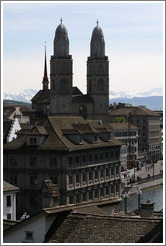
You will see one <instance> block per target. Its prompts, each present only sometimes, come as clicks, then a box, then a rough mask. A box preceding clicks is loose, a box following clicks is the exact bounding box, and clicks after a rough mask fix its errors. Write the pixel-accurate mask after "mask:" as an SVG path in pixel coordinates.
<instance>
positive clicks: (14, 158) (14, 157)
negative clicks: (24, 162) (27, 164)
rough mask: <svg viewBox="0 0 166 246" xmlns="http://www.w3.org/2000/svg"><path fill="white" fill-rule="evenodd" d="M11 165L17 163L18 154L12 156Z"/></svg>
mask: <svg viewBox="0 0 166 246" xmlns="http://www.w3.org/2000/svg"><path fill="white" fill-rule="evenodd" d="M10 165H12V166H15V165H17V157H16V156H10Z"/></svg>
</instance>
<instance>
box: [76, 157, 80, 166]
mask: <svg viewBox="0 0 166 246" xmlns="http://www.w3.org/2000/svg"><path fill="white" fill-rule="evenodd" d="M79 163H80V157H79V156H78V155H77V156H76V164H79Z"/></svg>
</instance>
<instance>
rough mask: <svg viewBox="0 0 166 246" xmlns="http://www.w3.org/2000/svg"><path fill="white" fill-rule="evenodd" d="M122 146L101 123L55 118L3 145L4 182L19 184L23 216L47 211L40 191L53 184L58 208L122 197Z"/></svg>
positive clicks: (75, 118) (49, 118) (19, 203)
mask: <svg viewBox="0 0 166 246" xmlns="http://www.w3.org/2000/svg"><path fill="white" fill-rule="evenodd" d="M120 147H121V142H119V141H118V140H116V139H114V138H111V137H110V132H109V131H108V130H107V129H106V128H104V127H103V125H102V124H101V123H99V122H98V121H94V122H93V121H86V120H84V119H83V118H81V117H55V116H50V117H48V119H45V120H44V122H43V123H42V124H41V125H37V126H35V127H34V128H33V129H32V130H30V131H29V132H27V133H26V134H25V133H24V134H20V136H19V137H18V138H17V139H16V140H14V141H12V142H10V143H8V144H6V145H4V179H5V180H6V181H8V182H9V181H10V182H11V183H14V184H15V185H17V186H18V187H19V188H20V190H21V192H20V195H19V198H18V210H19V212H20V214H22V213H23V212H25V211H26V212H27V213H28V214H32V213H33V212H36V211H38V210H40V209H41V207H42V194H41V187H42V184H43V181H44V180H52V183H53V184H57V186H58V188H59V192H60V200H59V204H72V203H80V202H89V201H98V200H102V199H111V198H112V199H115V198H118V199H119V198H120V196H121V194H120V193H121V179H120V173H121V165H120Z"/></svg>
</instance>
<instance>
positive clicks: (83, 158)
mask: <svg viewBox="0 0 166 246" xmlns="http://www.w3.org/2000/svg"><path fill="white" fill-rule="evenodd" d="M82 162H83V163H85V162H86V156H85V155H83V156H82Z"/></svg>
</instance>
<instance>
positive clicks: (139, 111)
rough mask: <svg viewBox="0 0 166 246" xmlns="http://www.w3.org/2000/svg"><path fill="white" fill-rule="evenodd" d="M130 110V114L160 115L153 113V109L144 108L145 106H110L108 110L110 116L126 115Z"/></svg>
mask: <svg viewBox="0 0 166 246" xmlns="http://www.w3.org/2000/svg"><path fill="white" fill-rule="evenodd" d="M129 112H131V116H133V115H138V116H139V115H140V116H158V117H159V116H160V115H159V114H157V113H155V112H154V111H152V110H150V109H148V108H146V107H134V106H130V107H120V108H115V109H114V108H112V109H110V110H109V113H110V116H123V115H128V114H129Z"/></svg>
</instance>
